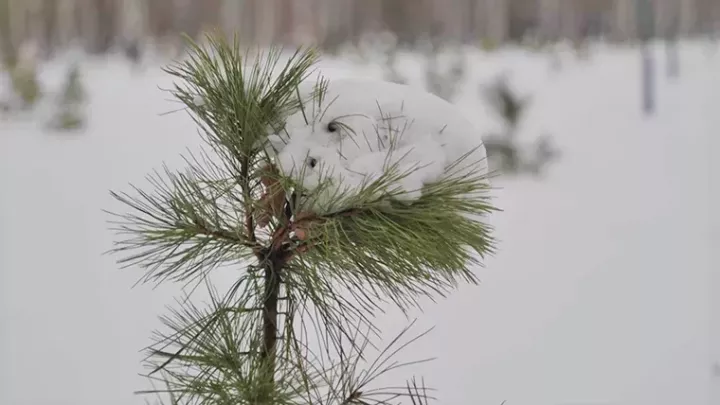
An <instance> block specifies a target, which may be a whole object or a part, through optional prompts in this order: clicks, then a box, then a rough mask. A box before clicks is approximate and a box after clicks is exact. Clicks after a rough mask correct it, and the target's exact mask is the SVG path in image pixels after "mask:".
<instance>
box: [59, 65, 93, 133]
mask: <svg viewBox="0 0 720 405" xmlns="http://www.w3.org/2000/svg"><path fill="white" fill-rule="evenodd" d="M80 77H81V75H80V67H79V66H78V65H76V64H75V65H72V66H71V67H70V68H69V69H68V72H67V75H66V77H65V82H64V84H63V88H62V90H61V92H60V95H59V97H58V99H57V113H56V114H55V116H54V117H53V120H52V122H51V123H50V124H51V126H52V127H54V128H55V129H60V130H65V131H67V130H73V129H78V128H81V127H82V126H83V125H84V124H85V117H84V114H83V107H84V102H85V99H86V97H87V95H86V93H85V89H84V88H83V85H82V82H81V80H80Z"/></svg>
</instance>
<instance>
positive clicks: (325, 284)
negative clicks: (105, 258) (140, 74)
mask: <svg viewBox="0 0 720 405" xmlns="http://www.w3.org/2000/svg"><path fill="white" fill-rule="evenodd" d="M206 40H207V43H206V45H199V44H197V43H194V42H192V41H190V40H188V41H189V44H190V53H189V55H188V57H187V58H186V59H185V60H184V61H181V62H177V63H175V64H173V65H171V66H170V67H168V68H167V69H166V72H167V73H168V74H170V75H172V76H174V77H175V78H176V80H177V81H176V84H175V86H174V88H172V89H171V90H170V92H171V93H172V94H173V95H174V96H175V97H176V98H177V99H178V100H180V101H181V102H182V103H183V104H184V105H185V106H186V108H185V110H186V111H188V112H189V113H190V115H191V116H192V118H193V119H194V120H195V122H196V123H197V125H198V127H199V132H200V135H201V136H202V138H203V140H204V141H205V144H206V146H207V148H206V149H205V150H203V151H202V152H201V153H198V154H189V155H188V156H186V158H185V161H186V163H187V167H186V169H184V170H181V171H174V170H171V169H169V168H167V167H164V168H163V170H161V171H157V172H155V173H154V174H153V175H151V176H148V180H149V181H150V186H151V190H150V191H145V190H143V189H142V188H139V187H134V186H133V187H132V190H130V191H129V192H112V195H113V196H114V197H115V198H116V199H117V200H119V201H120V202H122V203H124V204H125V205H126V207H127V208H128V210H127V212H123V213H111V215H113V218H114V220H113V222H112V224H113V229H114V230H115V231H116V232H117V234H118V236H119V238H118V241H117V242H116V245H115V248H114V249H113V250H112V252H113V253H116V254H119V255H120V256H121V257H120V259H119V261H120V263H121V264H122V265H124V266H138V267H140V268H142V269H144V270H145V276H144V278H143V281H146V282H152V283H160V282H165V281H171V282H179V283H192V284H194V285H195V286H199V285H205V286H206V287H207V289H208V292H209V294H210V297H211V302H210V303H208V304H207V305H204V306H198V305H196V304H193V303H192V302H191V300H190V299H189V297H187V298H186V299H183V300H181V301H178V304H177V306H176V307H174V308H171V309H170V314H169V315H167V316H165V317H163V319H162V320H163V324H164V330H163V331H158V332H157V334H156V336H155V343H154V344H153V345H151V346H150V347H148V348H147V353H148V357H147V364H148V366H149V367H150V372H149V374H148V376H149V377H150V378H151V380H153V381H157V382H159V383H160V384H158V385H159V386H160V388H156V389H152V390H149V391H143V393H146V394H147V393H154V394H158V395H160V396H162V397H163V398H165V399H167V398H170V403H172V404H203V405H216V404H227V405H230V404H233V405H235V404H253V405H257V404H268V405H269V404H327V405H335V404H337V405H345V404H370V403H378V404H379V403H383V404H385V403H395V402H397V401H399V400H401V399H402V398H408V399H409V400H410V401H411V402H412V403H413V404H425V403H427V401H428V400H429V399H431V396H430V394H429V393H430V392H431V390H430V389H429V388H427V387H425V386H424V384H422V383H420V382H418V381H417V380H416V379H414V378H413V379H411V380H409V381H408V382H407V383H406V384H404V385H402V386H400V387H396V388H379V387H375V385H374V384H375V382H376V381H377V379H378V377H380V376H382V375H384V374H385V373H388V372H391V371H393V370H396V369H397V368H400V367H404V366H407V365H411V364H415V363H398V362H396V361H394V360H392V358H393V357H394V356H395V355H396V354H397V352H398V350H400V349H402V348H404V347H406V346H407V345H408V344H410V343H412V342H413V341H414V340H415V339H416V338H415V339H405V335H406V332H407V330H405V331H403V333H401V334H400V335H399V336H398V337H397V338H396V339H394V340H392V341H391V343H390V344H389V345H388V346H387V347H386V348H385V349H384V350H380V353H379V356H378V358H377V359H376V360H375V361H371V360H369V359H368V357H367V354H366V349H367V348H368V347H377V346H376V345H375V342H376V339H377V338H379V335H380V331H379V330H378V329H377V328H376V327H375V326H374V325H373V322H372V318H373V315H374V313H375V312H376V311H377V310H382V307H381V304H382V303H384V302H391V303H394V304H395V305H397V306H398V307H400V308H401V309H403V310H406V309H408V308H409V307H411V306H415V305H417V299H418V298H419V297H420V296H426V297H431V298H433V297H437V296H443V295H445V294H446V293H448V292H449V291H450V290H451V289H452V288H454V287H455V286H456V285H457V284H458V283H460V282H471V283H474V282H476V278H475V275H474V274H473V272H472V268H473V267H475V266H476V265H478V264H481V262H480V260H481V259H482V258H483V257H484V256H485V255H487V254H489V253H491V252H492V251H493V243H494V242H493V238H492V236H491V231H492V230H491V228H490V227H489V226H488V225H487V224H486V223H485V222H484V221H483V219H484V218H485V217H486V216H487V215H488V214H490V213H492V212H493V211H495V210H496V209H495V208H494V207H493V206H492V204H491V202H490V200H489V197H488V191H489V186H488V182H487V179H486V178H485V177H484V176H481V175H479V174H476V173H468V174H467V175H464V176H448V178H446V179H445V180H443V181H440V182H438V183H436V184H432V185H428V186H426V188H425V189H424V192H423V195H422V197H421V198H420V199H418V200H416V201H413V202H412V203H401V202H398V201H396V200H395V199H394V198H393V197H394V196H395V195H396V194H397V191H395V190H394V189H393V188H392V184H393V183H394V182H395V181H397V180H398V179H400V178H402V176H404V175H407V174H406V173H398V171H397V170H395V168H389V170H388V172H387V174H385V175H383V176H382V177H381V178H380V179H377V180H376V181H374V182H372V183H369V184H366V185H364V186H363V187H362V188H361V189H360V190H354V191H353V192H352V193H350V192H348V191H347V190H345V191H340V192H338V193H337V195H334V196H331V197H332V198H331V199H330V201H331V204H330V205H329V206H327V207H326V208H327V209H325V210H323V211H322V212H321V213H320V212H315V213H312V212H309V211H308V208H309V207H312V199H313V198H314V195H318V194H322V193H324V192H325V191H326V190H325V191H323V187H319V188H318V190H315V191H314V193H310V194H309V195H307V194H306V193H305V192H304V191H302V190H301V189H300V185H298V184H295V183H294V182H293V181H292V180H291V179H288V178H284V177H282V176H280V175H278V174H277V173H275V174H274V176H275V177H273V178H272V180H273V181H276V182H277V184H279V185H281V186H282V187H281V189H282V194H279V196H280V198H282V199H284V207H283V212H282V213H275V215H273V216H272V217H271V220H270V221H269V223H268V224H267V226H265V224H262V225H263V226H261V224H260V221H259V220H258V218H259V214H261V213H263V212H266V211H267V205H263V198H264V197H263V193H265V197H274V196H276V195H275V194H273V195H270V196H268V195H267V193H268V190H267V189H265V188H264V186H263V184H264V183H263V182H264V181H265V182H266V181H268V170H267V168H268V167H270V165H272V164H273V156H271V155H269V154H268V152H267V151H268V150H269V149H268V147H267V146H268V145H267V142H268V139H267V137H268V134H271V133H278V132H279V131H282V130H283V125H284V118H285V117H287V116H288V115H289V114H291V113H293V112H295V111H298V110H299V109H301V108H304V107H303V102H304V101H307V100H301V99H300V97H299V94H300V91H299V86H300V83H301V82H303V81H305V80H306V79H308V77H309V76H310V75H311V74H312V72H313V70H312V69H313V67H314V66H315V64H316V62H317V60H318V54H317V52H315V51H314V50H313V49H304V50H299V51H297V52H295V53H294V54H292V55H290V56H289V57H288V56H287V54H286V53H284V52H282V51H281V50H276V49H273V50H270V51H265V52H260V51H255V52H252V53H251V52H250V51H247V50H245V49H241V47H240V46H239V41H238V40H237V39H235V40H234V41H228V40H226V39H224V38H223V37H222V36H215V35H209V36H207V38H206ZM325 84H326V82H324V81H320V82H318V85H316V86H315V91H314V92H313V93H312V94H311V97H312V98H313V99H315V100H317V99H320V98H322V97H323V96H324V88H325V87H324V85H325ZM297 195H302V198H297ZM327 196H328V195H327V193H326V194H325V198H327ZM468 197H472V198H468ZM301 229H302V230H303V232H304V233H306V234H307V235H305V237H301V234H300V230H301ZM226 265H236V266H242V267H243V268H244V271H243V272H241V273H239V276H238V278H237V280H236V281H235V282H234V284H233V286H232V288H230V289H229V290H228V291H226V292H224V293H222V294H221V293H219V292H218V291H217V290H216V288H215V287H214V286H213V285H212V283H210V282H209V279H208V276H209V275H210V273H211V272H212V270H213V269H215V268H217V267H218V266H226ZM421 336H422V334H421Z"/></svg>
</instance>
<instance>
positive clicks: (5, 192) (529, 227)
mask: <svg viewBox="0 0 720 405" xmlns="http://www.w3.org/2000/svg"><path fill="white" fill-rule="evenodd" d="M681 52H682V54H681V63H682V65H681V69H682V70H681V76H680V78H679V79H676V80H670V79H668V78H666V77H665V75H664V63H663V59H662V56H663V55H664V54H663V53H662V52H661V50H660V49H658V51H657V52H656V54H657V55H658V56H659V59H658V61H659V62H660V63H659V64H658V68H659V72H658V82H657V85H658V87H657V92H658V109H657V114H656V116H654V117H652V118H645V117H643V116H642V114H641V110H640V99H639V90H640V77H639V74H640V66H639V55H638V53H637V51H632V50H613V49H598V50H596V52H594V54H593V56H592V59H591V60H589V61H584V62H583V61H572V60H570V59H568V60H567V61H566V63H565V64H564V66H563V70H562V71H561V72H557V73H552V72H551V71H550V70H549V68H548V65H549V63H548V58H547V57H546V56H532V55H528V54H526V53H525V52H522V51H518V50H505V51H500V52H497V53H494V54H491V55H487V54H484V55H479V54H476V55H473V56H472V57H471V58H472V65H471V68H470V72H471V74H472V78H471V79H472V80H470V81H469V82H468V83H467V84H466V85H465V86H463V88H464V89H465V90H466V91H465V92H464V93H463V94H461V95H460V97H459V98H458V100H457V102H458V104H459V105H461V106H462V108H463V109H464V110H465V111H466V112H467V113H468V116H469V118H471V119H474V120H477V122H479V123H480V124H482V125H485V126H487V127H488V128H493V127H494V126H496V125H497V120H496V119H495V118H493V117H492V116H491V115H490V114H491V113H490V111H489V109H488V108H487V107H485V106H483V105H482V104H481V103H480V101H479V98H478V92H477V87H478V86H479V85H480V84H481V83H486V82H487V81H488V80H490V79H492V78H493V77H494V75H495V74H496V73H499V72H500V71H502V70H504V69H506V68H507V69H510V70H511V71H512V72H513V76H512V78H513V79H514V84H515V85H516V86H517V87H518V88H519V89H521V90H522V91H523V92H527V93H529V94H530V95H532V100H533V101H532V106H533V107H532V110H531V111H530V112H529V116H528V121H527V123H526V125H525V126H524V129H523V131H524V132H523V134H521V135H520V136H521V139H523V140H525V141H527V142H531V141H532V140H533V137H535V136H537V135H540V133H542V132H548V133H551V134H552V135H553V136H554V138H555V140H556V141H557V143H558V145H559V146H560V148H561V149H562V153H563V156H562V159H561V160H560V161H559V162H557V163H556V164H554V165H553V166H551V168H550V170H549V171H548V172H547V174H546V176H545V177H544V178H543V179H542V180H541V181H538V180H533V179H529V178H523V179H509V178H508V179H500V180H499V181H498V182H497V183H498V186H499V187H501V188H502V189H501V190H498V192H497V196H498V199H497V204H498V205H499V206H500V207H501V208H503V209H504V210H505V211H504V212H503V213H501V214H499V215H497V216H496V217H495V218H494V223H495V225H496V226H497V233H498V236H499V238H500V239H501V244H500V251H499V252H498V254H497V255H496V257H494V258H492V259H491V260H489V261H488V263H487V267H486V268H485V269H480V270H478V271H479V272H480V275H481V278H482V280H483V284H482V285H480V286H479V287H463V288H461V289H460V290H459V291H458V292H457V293H456V294H455V295H453V296H451V297H450V298H448V299H446V300H443V301H440V302H439V303H438V304H437V305H428V306H427V307H426V310H425V312H424V313H423V314H420V317H421V319H420V322H421V323H422V324H423V325H433V324H434V325H436V329H435V330H434V331H433V332H432V333H431V334H430V335H428V336H427V337H425V338H424V339H423V340H421V341H419V342H418V343H417V344H416V345H414V346H412V347H411V349H410V352H409V354H408V353H406V354H408V355H409V356H412V357H415V358H418V357H427V356H437V357H438V359H437V360H435V361H434V362H433V363H430V364H427V365H421V366H418V367H416V368H415V369H412V370H410V369H409V370H407V371H408V372H413V373H416V374H418V375H423V376H424V377H425V380H426V381H427V382H428V384H429V385H432V386H433V387H435V388H438V389H439V390H440V391H439V392H438V394H437V396H438V397H439V398H440V400H441V401H440V402H439V403H441V404H458V405H460V404H500V403H501V402H502V401H503V400H507V404H508V405H555V404H568V405H569V404H614V405H661V404H667V405H678V404H683V405H695V404H697V405H710V404H716V403H719V402H718V401H720V376H718V377H713V362H715V361H720V343H718V339H720V328H719V327H718V322H717V316H716V317H715V318H714V319H713V312H715V313H716V315H717V311H716V310H715V311H713V308H720V300H718V299H717V298H714V296H715V295H717V291H720V278H718V277H713V275H712V274H711V268H712V267H713V264H714V267H715V269H714V270H715V272H717V270H718V269H720V253H717V252H719V251H720V232H719V231H720V217H719V216H718V215H717V214H716V213H715V212H713V211H712V209H711V208H712V207H713V206H714V204H717V202H718V193H719V191H718V186H717V184H716V182H714V181H717V179H718V178H719V177H718V176H720V166H718V164H717V163H714V162H713V160H712V156H714V155H715V154H717V153H720V140H718V139H717V136H720V114H719V112H720V111H718V106H720V74H718V72H720V55H718V56H715V57H711V56H708V55H707V54H706V46H705V45H702V44H692V43H687V44H683V46H682V49H681ZM403 64H404V66H403V69H405V70H407V71H408V72H410V73H409V74H410V75H411V76H412V75H417V74H418V72H419V70H418V69H417V66H416V65H415V64H414V63H413V61H412V60H407V61H405V62H403ZM323 67H324V68H325V69H326V70H325V72H326V73H329V74H330V76H331V77H339V76H352V75H379V74H380V69H379V68H377V67H376V66H372V65H366V66H364V67H358V66H357V65H356V64H354V63H351V62H349V61H326V62H324V63H323ZM83 68H84V72H85V73H86V75H85V77H84V79H85V83H86V85H87V87H88V89H89V91H90V97H91V102H92V104H91V106H90V110H89V116H90V122H89V127H88V129H87V131H86V132H84V133H78V134H71V133H65V134H63V133H48V132H44V131H43V130H41V129H39V125H38V124H37V123H36V122H32V121H30V120H25V121H22V120H20V121H18V120H16V121H13V122H8V121H0V404H3V405H5V404H7V405H56V404H57V405H86V404H87V405H91V404H92V405H96V404H103V405H130V404H142V403H144V402H143V398H142V397H138V396H134V395H133V390H136V389H140V388H143V387H144V380H143V379H141V378H140V377H137V373H139V372H141V371H143V370H142V369H141V368H140V364H139V361H140V359H141V354H140V353H138V351H139V350H140V349H141V348H143V347H144V346H146V345H147V344H148V343H149V342H150V341H149V336H150V334H151V332H152V330H153V329H155V328H156V327H158V326H160V325H159V322H158V320H157V318H156V317H157V315H159V314H161V313H164V312H165V311H164V306H165V305H168V304H171V303H172V296H173V295H174V294H176V293H177V292H178V288H177V287H175V286H170V285H166V286H161V287H159V288H157V289H155V290H152V288H151V287H150V286H139V287H136V288H134V289H131V286H132V285H133V283H134V282H135V281H136V280H137V279H138V278H139V277H140V272H139V271H138V270H133V269H126V270H119V269H118V266H117V265H116V264H115V263H114V260H115V258H114V257H110V256H107V255H101V253H102V252H103V251H105V250H107V249H108V248H109V247H110V245H111V242H112V240H113V235H112V234H111V233H110V232H108V231H107V224H106V222H105V221H106V220H107V216H106V215H105V214H104V213H103V212H101V209H118V208H119V207H118V206H117V204H116V203H115V202H114V201H113V200H112V199H111V198H110V196H109V194H108V190H109V189H114V190H118V189H120V190H123V189H125V187H126V185H127V183H128V182H133V183H139V184H141V185H142V184H144V183H143V176H144V175H145V174H146V173H148V172H150V171H151V170H152V169H154V168H157V167H159V165H160V164H161V162H162V161H166V162H169V163H170V164H171V165H174V164H180V163H181V160H180V157H179V154H180V153H182V152H183V151H184V149H185V148H186V147H187V146H191V145H193V144H196V143H197V139H198V138H197V136H196V134H195V128H194V125H193V124H192V122H191V121H190V120H189V118H187V116H186V115H185V114H183V113H178V114H171V115H165V116H160V115H159V113H162V112H166V111H169V110H173V109H175V108H177V105H174V104H172V103H169V102H168V101H167V99H168V95H167V94H165V93H162V92H161V91H159V90H158V86H160V87H168V85H169V83H170V81H169V78H168V77H167V76H166V75H164V74H163V73H161V72H160V71H159V69H155V68H153V69H149V70H146V71H144V72H142V73H140V72H133V71H132V70H131V69H129V68H128V67H126V66H125V65H119V64H117V63H116V62H112V61H106V62H87V63H86V64H85V65H84V66H83ZM55 70H57V69H54V68H53V67H48V68H46V71H45V72H44V74H45V77H46V78H48V80H55V79H57V78H58V77H59V75H58V72H59V71H55ZM413 71H414V73H413ZM228 276H232V274H229V275H228ZM713 300H714V301H713ZM399 321H400V320H399V319H397V318H392V319H390V318H384V319H380V320H379V321H378V322H379V323H380V324H381V325H387V326H388V330H390V329H393V328H395V329H397V326H395V325H401V324H403V322H399ZM713 325H714V329H713V327H712V326H713ZM399 382H400V381H399ZM713 395H714V397H713ZM713 398H714V399H713Z"/></svg>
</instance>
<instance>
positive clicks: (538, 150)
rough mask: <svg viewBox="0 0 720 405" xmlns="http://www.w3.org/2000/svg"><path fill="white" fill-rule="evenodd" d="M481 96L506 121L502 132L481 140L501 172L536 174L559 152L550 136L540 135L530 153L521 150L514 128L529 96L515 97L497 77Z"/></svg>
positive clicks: (517, 125)
mask: <svg viewBox="0 0 720 405" xmlns="http://www.w3.org/2000/svg"><path fill="white" fill-rule="evenodd" d="M485 97H486V99H487V100H488V102H489V104H490V106H492V107H493V108H494V110H495V112H496V114H497V115H499V116H500V117H501V118H502V119H503V120H504V121H505V124H506V129H505V132H504V133H503V134H492V135H487V136H485V137H484V139H483V142H484V144H485V148H486V150H487V154H488V159H489V161H490V164H491V167H496V168H498V171H499V172H502V173H505V174H520V173H531V174H533V175H539V174H540V173H541V172H542V170H543V169H544V168H545V166H546V165H547V164H548V163H550V162H551V161H553V160H555V159H556V158H557V157H558V156H559V152H558V151H557V149H556V148H555V146H554V145H553V143H552V141H551V139H550V137H549V136H547V135H544V136H541V137H539V138H538V140H537V141H536V143H535V145H534V146H535V150H534V151H533V153H532V154H530V155H529V156H528V155H527V154H523V153H521V152H522V150H521V148H522V145H520V144H518V141H517V130H518V127H519V125H520V123H521V122H522V119H523V118H524V116H525V112H526V111H527V106H528V105H529V99H528V98H522V97H520V96H518V95H517V94H516V93H515V91H514V90H513V89H512V88H511V87H510V85H509V83H508V81H507V79H506V78H500V79H499V80H497V81H496V82H495V83H494V84H493V85H492V86H490V87H489V88H488V89H487V90H486V91H485Z"/></svg>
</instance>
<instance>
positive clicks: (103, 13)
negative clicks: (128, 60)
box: [90, 0, 118, 53]
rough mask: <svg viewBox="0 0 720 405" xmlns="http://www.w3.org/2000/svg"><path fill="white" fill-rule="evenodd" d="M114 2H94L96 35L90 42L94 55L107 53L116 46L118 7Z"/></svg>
mask: <svg viewBox="0 0 720 405" xmlns="http://www.w3.org/2000/svg"><path fill="white" fill-rule="evenodd" d="M117 5H118V4H117V2H116V1H114V0H92V10H93V12H94V15H93V17H94V18H93V19H94V24H95V26H94V27H93V28H94V29H93V32H94V35H93V36H92V39H91V41H90V44H91V45H90V51H91V52H92V53H105V52H108V51H109V50H110V48H111V47H112V46H113V44H114V40H115V36H116V35H117V33H118V21H117V16H118V7H117Z"/></svg>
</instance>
